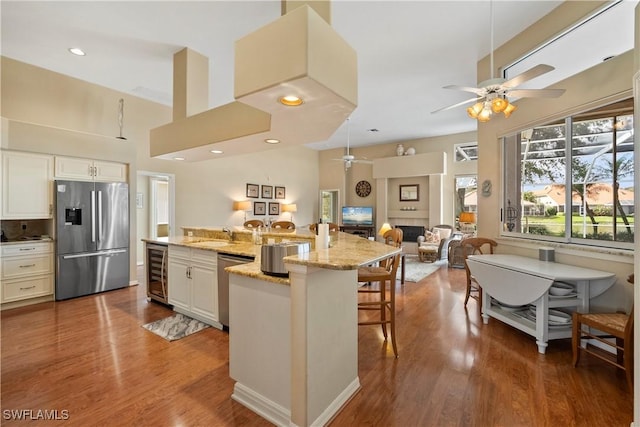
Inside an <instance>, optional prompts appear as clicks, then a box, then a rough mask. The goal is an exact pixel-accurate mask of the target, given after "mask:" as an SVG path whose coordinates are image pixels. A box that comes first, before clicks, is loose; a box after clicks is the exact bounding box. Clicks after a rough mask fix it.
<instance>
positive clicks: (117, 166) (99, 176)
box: [55, 156, 127, 182]
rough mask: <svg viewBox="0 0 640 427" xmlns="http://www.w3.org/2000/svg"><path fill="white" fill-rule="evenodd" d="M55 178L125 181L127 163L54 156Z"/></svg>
mask: <svg viewBox="0 0 640 427" xmlns="http://www.w3.org/2000/svg"><path fill="white" fill-rule="evenodd" d="M55 177H56V179H79V180H94V181H105V182H107V181H115V182H126V181H127V165H126V164H123V163H116V162H104V161H99V160H91V159H81V158H76V157H61V156H56V159H55Z"/></svg>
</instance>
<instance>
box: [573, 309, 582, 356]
mask: <svg viewBox="0 0 640 427" xmlns="http://www.w3.org/2000/svg"><path fill="white" fill-rule="evenodd" d="M578 316H579V314H578V313H573V322H572V323H573V334H572V337H573V339H572V340H571V348H572V349H573V366H578V361H580V337H581V335H582V334H581V333H580V329H581V328H582V325H581V324H580V318H579V317H578Z"/></svg>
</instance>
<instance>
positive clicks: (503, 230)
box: [498, 94, 638, 250]
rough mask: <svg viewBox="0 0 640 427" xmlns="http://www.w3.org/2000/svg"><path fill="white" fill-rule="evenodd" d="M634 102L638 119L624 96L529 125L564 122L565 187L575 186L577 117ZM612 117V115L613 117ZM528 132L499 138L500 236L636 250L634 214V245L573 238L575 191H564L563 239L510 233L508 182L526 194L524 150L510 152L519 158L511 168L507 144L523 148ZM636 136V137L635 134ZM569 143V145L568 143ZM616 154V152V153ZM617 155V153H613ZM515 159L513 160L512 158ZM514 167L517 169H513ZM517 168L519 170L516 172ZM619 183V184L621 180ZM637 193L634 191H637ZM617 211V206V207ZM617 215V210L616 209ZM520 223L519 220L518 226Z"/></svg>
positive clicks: (516, 132)
mask: <svg viewBox="0 0 640 427" xmlns="http://www.w3.org/2000/svg"><path fill="white" fill-rule="evenodd" d="M629 99H630V100H631V103H632V105H633V106H634V111H632V112H631V115H632V116H633V117H634V118H635V114H634V113H635V105H634V104H633V96H632V95H631V94H624V95H621V96H619V97H617V99H614V100H611V99H607V100H600V102H597V103H590V105H589V106H588V108H585V109H582V110H579V111H578V112H565V114H563V116H564V118H562V117H560V118H556V119H555V120H554V119H550V118H549V117H547V118H546V119H547V120H545V122H544V123H541V124H539V125H536V124H529V125H527V126H526V129H534V128H540V127H544V126H549V123H552V122H561V121H564V127H565V138H564V139H565V147H564V152H565V155H564V159H565V176H564V185H565V188H567V184H569V188H571V185H572V184H573V182H574V181H573V178H572V169H571V165H572V163H573V162H572V160H573V148H574V147H573V144H572V141H573V138H574V137H575V136H574V135H573V133H572V130H573V122H574V119H575V117H577V116H578V117H579V116H580V115H581V114H584V113H585V112H589V111H591V110H597V109H598V108H602V107H606V106H608V105H610V104H613V103H616V102H621V101H625V100H629ZM603 117H607V116H606V115H604V114H603ZM611 117H613V116H611ZM526 129H520V130H515V131H509V133H508V134H507V135H502V136H499V138H498V140H499V141H500V144H501V177H502V189H501V190H502V191H501V193H502V194H501V208H500V212H501V227H500V232H499V235H500V237H509V238H516V239H521V240H524V241H539V242H549V243H558V244H567V245H575V246H577V247H592V248H594V249H597V248H600V249H622V250H633V249H634V245H635V243H634V241H635V240H636V239H638V234H637V232H638V228H637V227H636V224H635V213H636V212H634V214H633V216H634V222H633V224H632V227H633V236H634V241H632V242H625V241H620V240H599V239H587V238H582V237H573V236H572V235H571V232H567V230H571V227H572V225H573V224H572V215H571V212H572V209H571V208H567V206H569V207H571V206H572V202H573V201H572V191H565V201H564V203H565V223H564V224H565V225H564V227H565V228H564V236H562V237H558V236H551V235H541V234H530V233H522V232H518V231H509V230H507V219H506V215H507V208H508V207H509V206H508V203H507V200H508V197H509V195H510V194H508V193H509V189H508V186H507V183H508V182H509V180H513V179H514V177H515V180H516V182H517V184H515V186H516V187H519V188H518V190H517V194H519V197H520V199H522V196H523V192H522V174H521V169H522V168H521V166H522V160H521V156H522V150H521V149H520V148H518V149H516V150H511V151H514V153H511V154H512V155H515V158H516V159H517V163H516V165H515V166H512V167H511V168H509V167H508V166H509V165H508V164H507V162H508V161H509V159H508V157H509V154H510V153H509V150H508V149H507V144H508V143H512V144H518V145H519V146H521V144H522V132H523V131H524V130H526ZM633 137H634V138H635V137H636V135H635V132H634V135H633ZM510 138H512V139H515V141H511V142H509V141H508V139H510ZM567 140H568V142H567ZM614 153H616V151H615V150H614ZM614 155H615V154H614ZM637 155H638V153H637V152H636V150H634V151H633V157H634V161H637V160H636V159H637V158H636V156H637ZM617 158H619V157H617V155H616V157H615V158H614V162H615V159H617ZM512 160H513V158H512ZM514 167H515V169H514ZM516 169H517V171H516ZM507 170H511V175H509V176H507ZM637 172H638V171H636V170H634V174H636V173H637ZM614 178H615V179H616V180H617V177H615V176H614ZM618 182H620V181H618ZM634 190H635V188H634ZM636 197H637V195H636V194H635V191H634V200H635V198H636ZM517 209H518V211H517V212H518V215H519V218H520V220H521V219H522V218H523V216H522V213H521V203H520V204H519V205H518V207H517ZM614 209H615V207H614ZM567 211H568V212H569V215H567V214H566V213H567ZM614 212H615V210H614ZM619 218H620V214H619V213H616V214H615V220H616V221H618V220H619ZM518 222H519V221H516V225H517V224H518Z"/></svg>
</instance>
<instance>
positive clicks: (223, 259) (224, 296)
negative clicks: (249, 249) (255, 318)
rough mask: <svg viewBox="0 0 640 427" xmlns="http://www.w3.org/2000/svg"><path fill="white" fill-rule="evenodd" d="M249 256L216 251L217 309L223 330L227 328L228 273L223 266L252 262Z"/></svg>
mask: <svg viewBox="0 0 640 427" xmlns="http://www.w3.org/2000/svg"><path fill="white" fill-rule="evenodd" d="M253 260H254V258H253V257H250V256H241V255H228V254H223V253H218V306H219V308H218V310H219V312H220V313H219V316H220V318H219V320H220V323H222V325H223V326H224V329H225V330H229V273H227V272H226V271H225V267H231V266H233V265H238V264H247V263H250V262H253Z"/></svg>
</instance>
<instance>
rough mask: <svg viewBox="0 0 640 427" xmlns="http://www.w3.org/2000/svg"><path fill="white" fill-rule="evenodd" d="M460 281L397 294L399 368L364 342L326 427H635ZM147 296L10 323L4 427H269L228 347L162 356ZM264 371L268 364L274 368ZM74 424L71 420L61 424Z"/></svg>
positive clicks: (121, 296) (625, 402)
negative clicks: (342, 400)
mask: <svg viewBox="0 0 640 427" xmlns="http://www.w3.org/2000/svg"><path fill="white" fill-rule="evenodd" d="M463 299H464V270H457V269H447V268H442V269H440V270H439V271H438V272H437V273H434V274H432V275H431V276H429V277H428V278H426V279H424V280H423V281H421V282H418V283H412V282H406V283H405V285H403V286H401V285H400V284H399V283H398V285H397V323H398V336H397V341H398V351H399V358H398V359H395V358H394V357H393V351H392V349H391V345H390V343H389V344H386V343H384V341H383V340H382V333H381V328H380V326H366V327H365V326H361V327H360V328H359V376H360V382H361V385H362V389H361V390H360V391H359V392H358V393H357V394H356V395H355V396H354V397H353V399H352V400H351V401H350V402H349V403H348V404H347V405H346V406H345V408H344V409H343V410H342V412H341V413H340V414H338V415H337V417H336V418H335V419H334V420H333V422H332V424H331V426H333V427H335V426H365V425H366V426H403V427H404V426H546V425H553V426H604V425H606V426H625V427H626V426H628V425H629V424H630V422H631V420H632V411H633V409H632V405H633V402H632V394H631V393H630V392H629V391H627V386H626V382H625V377H624V375H623V373H622V372H621V371H620V370H616V369H615V368H613V367H612V366H610V365H607V364H605V363H604V362H601V361H599V360H594V359H595V358H590V357H583V358H582V360H581V362H580V365H579V367H578V368H573V366H571V345H570V340H559V341H551V342H550V344H549V347H548V349H547V354H546V355H541V354H538V352H537V346H536V345H535V340H534V339H533V338H532V337H530V336H528V335H525V334H523V333H521V332H519V331H517V330H515V329H513V328H511V327H508V326H506V325H504V324H502V323H500V322H498V321H495V320H492V321H490V322H489V324H488V325H484V324H482V320H481V318H480V315H479V310H478V309H477V306H476V305H475V301H471V302H470V303H469V306H468V309H467V310H465V308H464V306H463V304H462V302H463ZM170 313H171V312H170V310H169V309H167V308H166V307H164V306H161V305H159V304H156V303H152V302H151V303H150V302H147V301H146V298H145V294H144V286H135V287H132V288H127V289H122V290H117V291H111V292H108V293H104V294H100V295H96V296H89V297H83V298H77V299H74V300H69V301H63V302H57V303H43V304H38V305H34V306H30V307H24V308H18V309H13V310H7V311H3V312H2V314H1V319H2V336H1V342H0V345H1V362H2V367H1V374H2V377H1V385H2V390H1V400H2V403H1V406H2V415H3V417H2V425H3V426H4V425H6V426H10V425H20V426H22V425H28V424H36V425H51V424H52V423H50V422H49V423H46V422H44V423H43V422H42V421H41V420H33V421H28V420H27V421H24V420H23V421H17V420H13V419H8V418H10V415H11V412H7V411H11V410H29V409H30V410H33V412H32V413H31V414H27V415H28V416H29V415H30V416H31V417H33V418H37V416H38V415H42V413H38V412H37V411H38V410H48V411H51V410H57V411H58V413H57V415H58V416H59V417H60V418H63V417H65V414H66V415H68V419H67V420H66V421H58V422H57V423H56V425H58V424H59V425H70V426H93V425H108V426H114V425H119V426H120V425H127V426H131V425H136V426H178V425H179V426H266V425H270V424H269V423H268V422H266V421H264V420H263V419H262V418H260V417H259V416H257V415H255V414H254V413H253V412H251V411H249V410H248V409H246V408H244V407H243V406H242V405H240V404H238V403H236V402H234V401H232V400H231V398H230V395H231V392H232V388H233V382H232V380H231V379H230V378H229V364H228V357H229V354H228V334H227V333H225V332H222V331H219V330H216V329H213V328H209V329H206V330H204V331H202V332H199V333H196V334H194V335H192V336H189V337H187V338H184V339H182V340H179V341H174V342H168V341H165V340H164V339H162V338H160V337H158V336H156V335H154V334H152V333H150V332H148V331H146V330H145V329H144V328H141V327H140V326H141V325H142V324H144V323H148V322H151V321H154V320H157V319H160V318H163V317H166V316H168V315H170ZM265 357H268V355H266V356H265ZM63 411H68V412H63Z"/></svg>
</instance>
